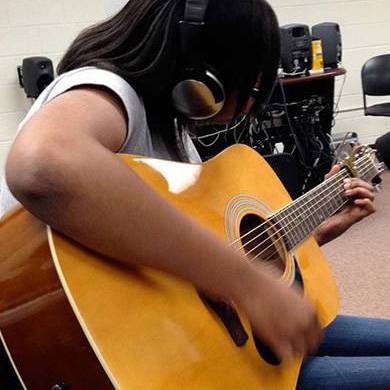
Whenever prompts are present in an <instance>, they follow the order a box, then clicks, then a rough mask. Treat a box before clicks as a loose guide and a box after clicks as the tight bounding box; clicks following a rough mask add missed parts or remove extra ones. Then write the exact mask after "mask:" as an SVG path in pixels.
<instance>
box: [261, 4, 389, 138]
mask: <svg viewBox="0 0 390 390" xmlns="http://www.w3.org/2000/svg"><path fill="white" fill-rule="evenodd" d="M269 2H270V3H271V4H272V6H273V7H274V8H275V11H276V13H277V15H278V17H279V22H280V24H281V25H282V24H288V23H305V24H308V25H309V26H312V25H313V24H317V23H321V22H337V23H339V24H340V27H341V33H342V39H343V46H344V50H343V66H344V67H345V68H346V69H347V71H348V74H347V79H346V83H345V86H344V89H343V94H342V98H341V101H340V110H341V111H346V112H342V113H340V114H339V115H338V116H337V120H336V127H335V129H334V132H345V131H356V132H358V134H359V138H360V141H361V142H364V143H366V142H367V143H371V142H373V141H374V140H375V139H376V138H377V137H378V136H379V135H381V134H383V133H386V132H388V131H390V119H386V118H373V117H365V116H364V115H363V111H362V109H361V108H362V106H363V100H362V92H361V81H360V70H361V68H362V65H363V64H364V62H365V61H366V60H367V59H369V58H371V57H373V56H375V55H378V54H385V53H390V1H389V0H269ZM341 85H342V78H339V79H338V81H337V82H336V88H337V90H336V95H337V94H338V91H339V88H340V87H341ZM370 101H375V100H370ZM358 108H360V110H358V111H350V110H354V109H358Z"/></svg>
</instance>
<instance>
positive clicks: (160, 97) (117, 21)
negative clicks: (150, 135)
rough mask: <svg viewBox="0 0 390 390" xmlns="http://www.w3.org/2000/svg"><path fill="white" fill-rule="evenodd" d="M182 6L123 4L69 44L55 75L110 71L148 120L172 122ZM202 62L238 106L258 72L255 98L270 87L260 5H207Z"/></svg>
mask: <svg viewBox="0 0 390 390" xmlns="http://www.w3.org/2000/svg"><path fill="white" fill-rule="evenodd" d="M184 4H185V1H184V0H130V1H129V2H128V3H127V5H126V6H125V7H124V8H123V9H122V10H121V11H120V12H119V13H118V14H116V15H115V16H113V17H112V18H110V19H108V20H106V21H104V22H102V23H100V24H97V25H95V26H92V27H90V28H88V29H86V30H84V31H83V32H82V33H81V34H80V35H79V36H78V37H77V38H76V40H75V41H74V42H73V43H72V45H71V46H70V48H69V49H68V51H67V52H66V54H65V56H64V57H63V59H62V61H61V62H60V64H59V66H58V69H57V72H58V74H62V73H64V72H67V71H70V70H73V69H76V68H79V67H83V66H96V67H98V68H101V69H106V70H110V71H113V72H114V73H116V74H118V75H119V76H121V77H122V78H123V79H125V80H126V81H127V82H128V83H129V84H130V85H131V86H132V87H133V88H134V89H135V90H136V91H137V93H138V94H139V95H140V96H142V98H143V100H144V102H145V108H146V110H147V114H148V117H150V116H154V115H157V116H158V117H160V119H162V118H165V119H168V118H172V117H173V116H174V115H175V113H174V112H173V109H172V107H171V105H170V94H171V90H172V87H173V85H174V84H175V82H176V81H177V78H178V77H180V75H181V71H182V66H181V65H182V64H181V59H180V50H179V37H178V35H179V34H178V24H179V21H180V20H181V19H182V17H183V14H184ZM203 37H204V39H203V40H204V42H201V45H200V46H201V47H202V48H203V53H202V57H203V59H204V61H205V62H206V63H207V64H208V65H210V66H212V68H214V69H216V70H217V71H218V73H219V74H220V76H221V79H222V81H223V83H224V86H225V88H226V91H227V94H229V92H231V91H233V90H236V91H238V92H239V99H238V102H239V105H242V104H244V103H245V102H246V101H247V99H248V97H249V95H250V90H251V88H252V87H253V86H254V84H255V82H256V79H257V77H258V75H259V73H260V72H262V74H263V76H262V96H261V97H260V99H259V101H260V102H261V100H262V99H264V98H265V96H266V95H267V92H268V91H269V89H270V88H271V86H272V85H273V83H274V80H275V77H276V70H277V66H278V63H279V55H280V42H279V28H278V22H277V19H276V16H275V13H274V12H273V10H272V8H271V7H270V5H269V4H268V3H267V2H266V1H265V0H210V1H209V6H208V9H207V13H206V18H205V30H204V35H203Z"/></svg>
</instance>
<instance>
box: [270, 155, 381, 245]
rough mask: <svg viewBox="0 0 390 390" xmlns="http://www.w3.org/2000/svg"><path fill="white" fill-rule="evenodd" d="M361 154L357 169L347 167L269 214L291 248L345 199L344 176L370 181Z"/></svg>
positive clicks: (371, 174)
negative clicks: (350, 169) (351, 170)
mask: <svg viewBox="0 0 390 390" xmlns="http://www.w3.org/2000/svg"><path fill="white" fill-rule="evenodd" d="M367 166H368V164H367V163H366V161H365V158H364V157H362V158H361V159H360V160H358V161H357V167H358V168H357V169H356V170H355V171H354V172H350V171H349V170H348V169H347V168H346V167H344V168H342V169H341V171H340V172H339V173H338V174H337V175H335V176H332V177H330V178H329V179H327V180H325V181H324V182H323V183H321V184H320V185H318V186H317V187H315V188H313V189H312V190H311V191H309V192H308V193H306V194H304V195H302V196H301V197H299V198H298V199H296V200H295V201H294V202H292V203H291V204H289V205H288V206H286V207H284V208H283V209H281V210H279V211H278V212H276V213H275V214H273V215H272V217H271V218H270V220H271V221H272V222H273V223H276V224H277V225H278V226H279V228H280V229H281V232H282V235H283V239H284V241H285V244H286V246H287V249H288V250H291V249H293V248H294V247H296V246H297V245H298V244H299V243H301V242H302V241H303V240H305V239H306V238H307V237H308V236H309V235H311V234H312V233H313V232H314V231H315V229H316V228H317V227H318V226H319V225H321V223H322V222H324V221H325V220H326V219H327V218H329V217H330V216H331V215H333V214H334V213H336V212H337V211H338V210H339V209H340V208H341V207H343V206H344V205H345V204H346V203H347V202H348V198H347V197H346V196H345V195H344V191H345V190H344V180H345V179H347V178H349V177H352V176H357V177H361V178H362V179H364V180H366V181H369V180H371V179H372V178H373V177H374V176H375V174H374V171H373V170H372V169H368V168H367Z"/></svg>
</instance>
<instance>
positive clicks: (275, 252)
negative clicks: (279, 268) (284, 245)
mask: <svg viewBox="0 0 390 390" xmlns="http://www.w3.org/2000/svg"><path fill="white" fill-rule="evenodd" d="M369 171H370V169H368V170H366V171H365V172H364V174H366V173H367V172H369ZM343 192H344V190H342V191H339V193H338V195H340V194H342V193H343ZM348 200H349V199H346V200H345V201H344V202H343V203H342V204H341V205H340V207H339V208H338V209H340V208H341V207H342V206H344V205H345V204H346V203H348ZM329 201H332V199H329V200H328V201H327V202H326V203H329ZM306 220H307V219H304V220H301V221H300V222H299V224H296V225H295V226H293V228H292V229H290V230H288V231H287V232H286V233H285V234H282V235H281V236H279V238H278V239H277V240H274V241H272V237H273V236H275V235H276V234H278V233H279V232H281V231H282V230H283V229H279V230H277V231H275V233H274V234H272V235H271V236H267V238H266V239H265V240H264V241H262V242H261V243H260V244H258V245H257V246H256V247H254V248H252V250H251V251H249V252H247V253H246V255H249V254H250V253H251V252H253V251H254V250H255V249H257V248H258V247H259V246H261V245H262V244H264V243H266V242H267V241H271V244H270V245H268V246H267V247H266V248H264V249H263V250H262V251H261V252H260V253H259V254H257V255H256V256H255V257H252V258H251V259H250V260H251V262H254V261H255V260H256V259H257V258H258V257H260V256H261V255H262V254H263V253H264V252H265V251H267V250H268V249H269V248H271V247H273V246H274V244H275V243H277V242H279V241H281V240H282V239H283V238H284V236H287V235H288V234H289V233H290V232H291V231H292V230H294V229H295V228H297V227H298V226H300V225H302V224H303V223H305V222H306ZM293 222H294V221H291V222H290V223H289V224H287V225H286V227H288V226H289V225H291V224H293ZM270 229H272V227H271V228H269V229H267V230H270ZM266 232H267V231H264V232H263V233H261V234H259V235H258V236H257V237H256V238H259V237H260V236H262V235H263V234H264V233H266ZM302 239H303V238H302ZM243 247H244V246H243ZM243 247H242V248H243ZM277 253H278V250H277V249H276V250H275V251H274V252H273V253H271V254H270V255H269V256H268V257H267V258H266V259H263V261H265V262H267V261H268V259H270V258H272V257H273V256H274V255H275V254H277ZM276 261H277V260H275V261H274V262H276Z"/></svg>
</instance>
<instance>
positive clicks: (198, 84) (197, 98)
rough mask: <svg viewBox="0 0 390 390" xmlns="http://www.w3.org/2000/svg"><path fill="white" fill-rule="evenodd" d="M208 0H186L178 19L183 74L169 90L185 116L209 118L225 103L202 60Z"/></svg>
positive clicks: (223, 94)
mask: <svg viewBox="0 0 390 390" xmlns="http://www.w3.org/2000/svg"><path fill="white" fill-rule="evenodd" d="M208 4H209V0H186V3H185V8H184V17H183V19H182V20H181V21H180V22H179V34H180V50H181V61H182V63H183V65H184V69H185V70H184V73H185V75H184V77H182V79H181V80H180V81H178V82H177V84H176V85H175V87H174V88H173V90H172V100H173V105H174V107H175V108H176V110H177V111H179V112H180V113H181V114H183V115H184V116H186V117H187V118H189V119H194V120H202V119H209V118H212V117H213V116H215V115H216V114H217V113H218V112H220V111H221V109H222V108H223V106H224V104H225V90H224V87H223V84H222V83H221V82H220V80H219V79H218V77H217V76H216V75H215V74H214V73H213V71H211V70H208V69H207V67H206V65H205V64H204V61H203V56H202V54H203V53H202V47H201V44H202V42H203V40H202V39H201V34H202V32H203V28H204V25H205V16H206V11H207V7H208Z"/></svg>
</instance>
